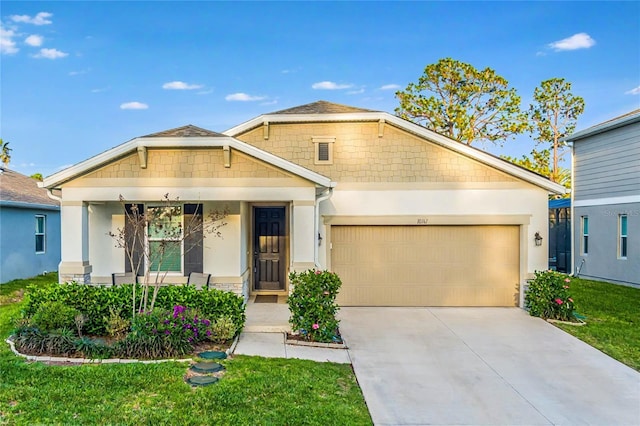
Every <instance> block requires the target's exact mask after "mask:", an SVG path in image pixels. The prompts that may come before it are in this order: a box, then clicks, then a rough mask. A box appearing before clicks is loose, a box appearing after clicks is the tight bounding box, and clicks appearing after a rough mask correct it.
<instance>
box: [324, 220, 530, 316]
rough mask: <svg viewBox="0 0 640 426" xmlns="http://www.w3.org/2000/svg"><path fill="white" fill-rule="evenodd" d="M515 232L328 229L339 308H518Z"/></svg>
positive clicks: (444, 228) (509, 229)
mask: <svg viewBox="0 0 640 426" xmlns="http://www.w3.org/2000/svg"><path fill="white" fill-rule="evenodd" d="M519 234H520V233H519V227H518V226H332V227H331V242H332V251H331V269H332V270H333V271H334V272H336V273H337V274H338V275H339V276H340V278H341V279H342V289H341V290H340V294H339V295H338V299H337V301H338V304H340V305H342V306H515V305H517V303H518V288H519V285H518V282H519V264H520V253H519V245H520V244H519Z"/></svg>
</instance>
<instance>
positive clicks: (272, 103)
mask: <svg viewBox="0 0 640 426" xmlns="http://www.w3.org/2000/svg"><path fill="white" fill-rule="evenodd" d="M277 103H278V100H277V99H274V100H272V101H267V102H262V103H261V104H260V105H275V104H277Z"/></svg>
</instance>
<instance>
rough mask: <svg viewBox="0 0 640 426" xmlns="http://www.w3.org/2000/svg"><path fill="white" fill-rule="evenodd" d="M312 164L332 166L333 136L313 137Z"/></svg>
mask: <svg viewBox="0 0 640 426" xmlns="http://www.w3.org/2000/svg"><path fill="white" fill-rule="evenodd" d="M312 139H313V145H314V151H315V153H314V164H333V144H334V142H335V141H336V138H335V136H313V138H312Z"/></svg>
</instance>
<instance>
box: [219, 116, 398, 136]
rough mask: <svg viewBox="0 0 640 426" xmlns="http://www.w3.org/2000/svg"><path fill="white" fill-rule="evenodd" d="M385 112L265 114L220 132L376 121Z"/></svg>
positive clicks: (242, 131) (229, 133) (236, 132)
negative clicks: (269, 125)
mask: <svg viewBox="0 0 640 426" xmlns="http://www.w3.org/2000/svg"><path fill="white" fill-rule="evenodd" d="M387 115H389V114H387V113H386V112H352V113H337V114H266V115H260V116H258V117H256V118H253V119H251V120H249V121H245V122H244V123H242V124H239V125H237V126H235V127H232V128H230V129H228V130H225V131H224V132H222V134H224V135H227V136H236V135H239V134H241V133H244V132H246V131H247V130H251V129H254V128H256V127H259V126H262V125H263V124H264V123H304V122H312V123H321V122H334V123H335V122H340V121H378V120H380V119H384V118H385V116H387Z"/></svg>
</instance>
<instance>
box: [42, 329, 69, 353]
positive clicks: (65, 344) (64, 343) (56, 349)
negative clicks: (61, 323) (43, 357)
mask: <svg viewBox="0 0 640 426" xmlns="http://www.w3.org/2000/svg"><path fill="white" fill-rule="evenodd" d="M44 341H45V345H46V351H47V352H48V353H50V354H52V355H69V354H71V353H73V352H75V341H76V336H75V334H74V333H73V330H71V329H70V328H62V329H59V330H56V331H52V332H50V333H49V334H48V335H47V336H46V337H45V338H44Z"/></svg>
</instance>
